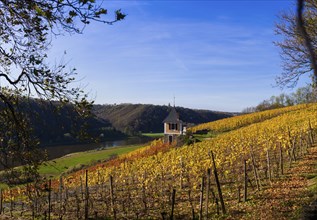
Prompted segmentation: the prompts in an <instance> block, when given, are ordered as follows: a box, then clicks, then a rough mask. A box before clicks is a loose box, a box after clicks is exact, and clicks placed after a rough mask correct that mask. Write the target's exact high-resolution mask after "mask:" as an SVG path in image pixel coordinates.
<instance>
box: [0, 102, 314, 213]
mask: <svg viewBox="0 0 317 220" xmlns="http://www.w3.org/2000/svg"><path fill="white" fill-rule="evenodd" d="M316 114H317V104H308V105H298V106H293V107H287V108H283V109H278V110H270V111H264V112H261V113H253V114H249V115H243V116H238V117H232V118H230V119H223V120H220V121H215V122H212V123H207V124H205V125H201V126H200V127H201V128H202V129H214V130H218V131H222V130H223V128H224V127H223V126H224V124H227V123H228V124H229V125H230V129H228V128H226V129H224V130H223V131H224V132H220V133H218V134H217V136H215V137H213V138H211V139H208V140H205V141H202V142H199V143H195V144H193V145H189V146H183V147H173V146H172V145H164V144H163V143H161V142H160V141H159V140H157V141H154V142H152V143H151V145H149V146H147V147H144V148H140V149H138V150H136V151H133V152H130V153H128V154H126V155H121V156H119V157H118V158H115V159H113V160H110V161H108V162H105V163H101V164H98V165H96V166H93V167H90V168H88V169H87V171H86V172H85V171H84V170H81V171H78V172H76V173H73V174H71V175H69V176H66V177H63V178H62V179H60V180H62V181H60V180H53V181H52V188H53V192H54V194H57V196H55V197H54V199H52V201H51V202H52V204H53V205H54V206H55V205H57V204H61V205H62V207H63V209H60V208H59V209H58V208H57V209H54V210H53V211H52V213H51V214H52V216H58V215H66V216H67V218H69V219H71V218H76V216H82V215H83V214H84V210H86V211H85V212H86V215H88V216H98V217H101V218H110V219H116V218H117V219H158V218H160V217H162V216H164V219H167V218H170V219H173V217H174V218H175V219H192V218H193V219H195V218H197V217H198V216H199V215H201V216H202V217H203V219H204V218H207V219H254V216H257V217H259V218H260V219H299V217H300V215H301V212H302V209H301V207H303V206H305V205H306V204H309V202H311V201H312V200H313V199H314V195H315V193H316V189H317V188H316V186H317V176H316V172H317V170H316V167H317V164H316V158H317V146H316V142H317V140H316V135H317V132H316V131H317V119H316V117H315V116H316ZM193 129H195V130H199V127H196V128H193ZM211 171H212V172H211ZM85 179H86V183H85V184H86V186H85V187H86V188H85V189H83V185H84V182H83V180H85ZM61 185H62V186H63V187H61ZM61 188H66V189H68V190H67V191H68V192H71V193H69V194H68V197H67V198H65V200H63V201H60V200H59V199H58V198H60V196H59V193H60V189H61ZM88 188H89V190H88ZM219 189H220V190H219ZM25 190H26V189H25V188H23V187H22V188H18V189H15V190H11V191H10V190H6V191H4V194H3V196H4V203H5V204H10V203H12V200H10V198H12V194H13V195H14V198H15V200H16V201H15V202H17V203H21V202H19V201H21V200H22V201H23V200H25V203H24V204H30V205H29V207H28V206H27V205H25V206H24V209H27V208H28V209H30V208H31V207H32V203H31V202H30V200H28V198H26V197H25V194H26V192H25ZM28 193H30V192H28ZM62 193H63V192H62ZM88 193H89V195H88ZM61 195H62V194H61ZM10 196H11V197H10ZM43 196H44V198H47V196H48V195H47V194H45V195H43ZM88 196H89V197H88ZM34 197H36V194H35V193H33V194H32V198H34ZM39 198H40V197H39ZM88 198H89V201H91V203H92V204H94V206H93V208H91V207H90V206H87V204H88V203H87V202H86V203H85V201H88ZM202 198H203V199H202ZM37 201H40V200H39V199H38V200H37ZM104 204H106V206H105V205H104ZM122 204H124V205H122ZM45 207H46V206H44V205H43V210H42V211H41V212H40V213H38V214H40V215H41V213H44V211H45V210H46V209H45ZM74 207H77V209H74ZM263 207H265V208H263ZM63 210H64V212H63ZM171 210H172V211H171ZM18 213H20V212H18ZM26 213H27V212H26ZM25 217H26V218H28V217H31V216H30V215H29V216H28V215H27V214H25ZM64 217H65V216H64Z"/></svg>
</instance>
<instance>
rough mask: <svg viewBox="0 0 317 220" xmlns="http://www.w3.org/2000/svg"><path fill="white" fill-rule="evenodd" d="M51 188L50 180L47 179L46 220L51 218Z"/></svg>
mask: <svg viewBox="0 0 317 220" xmlns="http://www.w3.org/2000/svg"><path fill="white" fill-rule="evenodd" d="M51 188H52V180H51V179H50V180H49V181H48V189H47V190H48V220H51Z"/></svg>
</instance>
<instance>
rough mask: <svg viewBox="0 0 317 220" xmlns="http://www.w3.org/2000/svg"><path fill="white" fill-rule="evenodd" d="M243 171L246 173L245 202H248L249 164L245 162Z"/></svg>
mask: <svg viewBox="0 0 317 220" xmlns="http://www.w3.org/2000/svg"><path fill="white" fill-rule="evenodd" d="M243 171H244V196H243V201H244V202H246V201H247V200H248V175H247V162H246V160H243Z"/></svg>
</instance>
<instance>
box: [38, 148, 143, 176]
mask: <svg viewBox="0 0 317 220" xmlns="http://www.w3.org/2000/svg"><path fill="white" fill-rule="evenodd" d="M140 147H142V145H133V146H127V147H114V148H109V149H106V150H100V151H96V150H93V151H86V152H80V153H74V154H69V155H66V156H64V157H61V158H58V159H55V160H52V161H49V162H48V163H47V164H48V165H42V166H41V167H40V169H39V172H40V174H41V175H45V176H53V177H54V176H58V175H60V174H61V173H63V172H65V171H66V170H69V169H72V168H73V167H75V166H76V165H77V166H78V165H79V164H82V165H90V164H93V163H95V162H97V161H104V160H106V159H109V158H110V157H111V156H113V155H121V154H125V153H128V152H131V151H134V150H136V149H138V148H140Z"/></svg>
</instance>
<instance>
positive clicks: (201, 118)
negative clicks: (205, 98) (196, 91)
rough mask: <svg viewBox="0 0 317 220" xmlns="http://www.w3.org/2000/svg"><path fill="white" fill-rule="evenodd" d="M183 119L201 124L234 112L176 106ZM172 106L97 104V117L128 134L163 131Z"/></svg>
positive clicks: (95, 110)
mask: <svg viewBox="0 0 317 220" xmlns="http://www.w3.org/2000/svg"><path fill="white" fill-rule="evenodd" d="M176 110H177V112H178V113H179V115H180V118H181V120H182V121H184V122H187V123H191V124H200V123H205V122H210V121H215V120H219V119H222V118H227V117H231V116H233V114H232V113H227V112H216V111H209V110H195V109H189V108H183V107H176ZM169 111H170V107H168V106H159V105H148V104H120V105H95V106H94V113H95V114H96V116H97V117H99V118H101V119H104V120H107V121H109V122H110V123H111V124H112V125H113V126H114V127H115V128H116V129H117V130H120V131H122V132H124V133H127V134H136V133H139V132H142V133H149V132H153V133H159V132H163V124H162V122H163V120H164V119H165V117H166V116H167V115H168V113H169Z"/></svg>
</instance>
